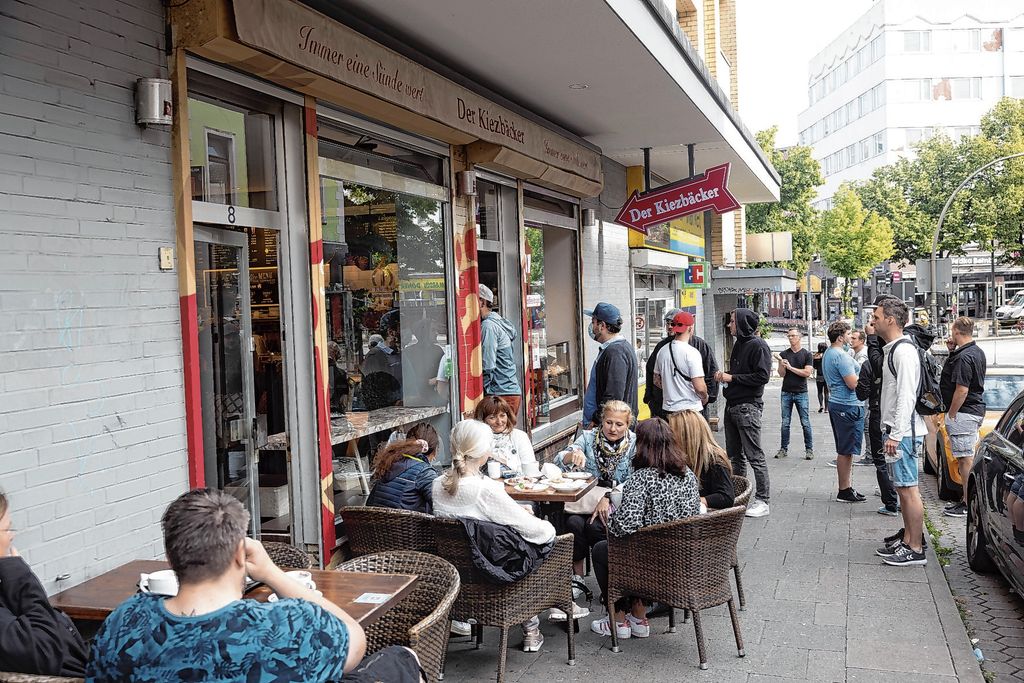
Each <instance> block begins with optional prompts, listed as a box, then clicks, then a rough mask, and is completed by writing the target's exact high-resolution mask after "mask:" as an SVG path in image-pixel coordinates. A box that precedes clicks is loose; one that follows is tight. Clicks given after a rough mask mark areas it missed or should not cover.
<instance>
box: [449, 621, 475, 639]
mask: <svg viewBox="0 0 1024 683" xmlns="http://www.w3.org/2000/svg"><path fill="white" fill-rule="evenodd" d="M472 632H473V627H472V626H470V625H469V622H467V621H456V620H455V619H452V635H453V636H468V635H469V634H470V633H472Z"/></svg>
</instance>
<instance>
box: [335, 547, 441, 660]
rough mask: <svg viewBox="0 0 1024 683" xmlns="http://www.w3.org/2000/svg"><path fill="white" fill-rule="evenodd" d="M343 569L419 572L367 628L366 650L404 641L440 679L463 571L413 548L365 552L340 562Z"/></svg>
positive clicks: (368, 651) (396, 572) (375, 649)
mask: <svg viewBox="0 0 1024 683" xmlns="http://www.w3.org/2000/svg"><path fill="white" fill-rule="evenodd" d="M338 570H339V571H358V572H378V573H381V574H415V575H417V576H419V577H420V580H419V581H417V582H416V586H415V588H413V591H412V592H411V593H409V594H408V595H407V596H406V597H405V598H403V599H402V601H401V602H399V603H398V605H396V606H395V607H394V608H392V609H391V610H389V611H388V612H387V613H385V614H384V615H383V616H382V617H381V618H380V619H378V620H377V621H376V622H374V623H373V624H371V625H370V626H368V627H367V628H366V651H367V653H372V652H376V651H377V650H380V649H382V648H385V647H387V646H389V645H404V646H406V647H408V648H410V649H412V650H413V651H414V652H415V653H416V655H417V656H418V657H419V658H420V666H422V667H423V670H424V671H425V672H426V673H427V674H428V675H432V676H434V677H435V678H438V679H440V678H442V677H443V675H444V674H443V672H442V668H443V666H444V658H445V653H446V652H447V651H448V634H449V631H450V629H451V622H450V621H449V619H448V613H449V612H450V611H451V609H452V605H453V604H454V603H455V599H456V597H457V596H458V594H459V585H460V581H459V572H458V571H456V569H455V567H453V566H452V564H451V563H450V562H447V561H446V560H443V559H441V558H440V557H436V556H434V555H428V554H426V553H419V552H413V551H399V552H387V553H378V554H375V555H363V556H361V557H357V558H355V559H353V560H349V561H348V562H345V563H344V564H342V565H340V566H339V567H338Z"/></svg>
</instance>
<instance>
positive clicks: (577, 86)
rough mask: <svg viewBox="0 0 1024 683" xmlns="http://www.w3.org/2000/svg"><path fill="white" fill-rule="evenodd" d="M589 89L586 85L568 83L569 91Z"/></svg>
mask: <svg viewBox="0 0 1024 683" xmlns="http://www.w3.org/2000/svg"><path fill="white" fill-rule="evenodd" d="M589 87H590V86H589V85H587V84H586V83H570V84H569V88H570V89H571V90H586V89H587V88H589Z"/></svg>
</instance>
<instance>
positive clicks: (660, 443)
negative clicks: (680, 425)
mask: <svg viewBox="0 0 1024 683" xmlns="http://www.w3.org/2000/svg"><path fill="white" fill-rule="evenodd" d="M698 514H700V487H699V484H698V483H697V477H696V476H694V474H693V471H692V470H691V469H690V467H689V464H688V463H687V457H686V454H685V453H683V450H682V448H681V447H680V446H679V442H678V441H676V438H675V435H674V434H673V433H672V429H671V428H670V427H669V426H668V423H667V422H665V421H664V420H662V419H661V418H660V417H655V418H651V419H650V420H644V421H643V422H641V423H640V424H639V425H638V426H637V428H636V455H635V456H634V457H633V473H632V474H630V475H629V477H628V478H627V479H626V481H625V482H624V483H623V485H622V502H621V503H620V504H619V506H618V507H617V508H616V509H615V510H614V512H613V513H612V515H611V518H610V521H609V523H608V533H610V534H612V535H613V536H628V535H629V534H633V533H636V532H637V531H639V530H640V529H642V528H644V527H647V526H653V525H655V524H663V523H665V522H674V521H676V520H679V519H683V518H685V517H692V516H694V515H698ZM592 557H593V559H594V573H595V574H596V575H597V583H598V585H599V586H600V587H601V594H602V600H603V596H604V594H605V592H607V590H608V541H601V542H600V543H598V544H597V545H595V546H594V550H593V555H592ZM630 603H632V605H631V609H630V612H631V614H629V615H628V616H627V615H626V614H625V609H626V607H627V606H629V605H630ZM615 628H616V631H617V633H618V636H619V638H630V637H633V638H646V637H648V636H649V635H650V634H651V626H650V624H649V623H648V622H647V608H646V606H645V605H644V604H643V602H642V601H640V600H636V599H634V600H620V601H619V602H618V603H617V604H616V611H615ZM590 629H591V630H592V631H594V632H595V633H598V634H600V635H605V636H607V635H611V630H610V629H611V626H610V624H609V620H608V617H604V618H602V619H598V620H597V621H595V622H593V623H592V624H591V625H590Z"/></svg>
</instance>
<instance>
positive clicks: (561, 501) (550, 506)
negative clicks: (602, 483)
mask: <svg viewBox="0 0 1024 683" xmlns="http://www.w3.org/2000/svg"><path fill="white" fill-rule="evenodd" d="M595 486H597V478H596V477H591V478H590V479H587V480H586V482H585V483H584V485H583V486H581V487H580V488H578V489H576V490H574V491H556V490H554V489H553V488H551V487H548V488H547V490H545V491H519V490H518V489H516V488H515V487H514V486H509V485H507V484H506V485H505V491H506V492H507V493H508V495H509V496H511V497H512V500H518V501H520V502H523V503H538V504H539V505H540V513H541V514H540V516H541V517H547V518H550V517H552V516H553V515H556V514H560V513H561V512H562V511H563V510H564V509H565V504H566V503H575V502H576V501H578V500H579V499H581V498H582V497H583V496H585V495H587V494H588V493H589V492H590V491H591V490H592V489H593V488H594V487H595Z"/></svg>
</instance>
